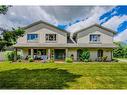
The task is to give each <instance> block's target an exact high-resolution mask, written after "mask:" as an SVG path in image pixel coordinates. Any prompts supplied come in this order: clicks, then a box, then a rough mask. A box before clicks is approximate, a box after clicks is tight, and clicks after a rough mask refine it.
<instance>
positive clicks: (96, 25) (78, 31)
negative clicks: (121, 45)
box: [73, 24, 116, 36]
mask: <svg viewBox="0 0 127 95" xmlns="http://www.w3.org/2000/svg"><path fill="white" fill-rule="evenodd" d="M93 26H97V27H99V28H102V29H104V30H107V31H109V32H112V33H113V34H116V32H115V31H113V30H111V29H109V28H106V27H104V26H101V25H99V24H93V25H91V26H89V27H86V28H83V29H81V30H79V31H77V32H74V33H73V36H75V35H76V34H78V33H80V32H82V31H84V30H87V29H89V28H91V27H93Z"/></svg>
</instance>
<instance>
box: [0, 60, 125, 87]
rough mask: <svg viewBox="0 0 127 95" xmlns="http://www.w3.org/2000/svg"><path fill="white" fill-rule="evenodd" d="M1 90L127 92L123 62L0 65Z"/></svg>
mask: <svg viewBox="0 0 127 95" xmlns="http://www.w3.org/2000/svg"><path fill="white" fill-rule="evenodd" d="M0 88H1V89H127V63H115V62H114V63H113V62H111V63H107V62H106V63H84V64H83V63H78V64H77V63H70V64H67V63H66V64H62V63H59V64H55V63H45V64H42V63H34V62H32V63H22V62H20V63H9V62H0Z"/></svg>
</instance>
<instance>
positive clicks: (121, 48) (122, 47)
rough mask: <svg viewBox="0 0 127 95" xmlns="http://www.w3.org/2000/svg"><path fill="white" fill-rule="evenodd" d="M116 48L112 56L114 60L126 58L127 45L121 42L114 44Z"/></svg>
mask: <svg viewBox="0 0 127 95" xmlns="http://www.w3.org/2000/svg"><path fill="white" fill-rule="evenodd" d="M114 44H116V45H117V46H118V47H117V48H116V49H114V50H113V56H114V57H116V58H124V57H127V45H126V44H125V43H122V42H115V43H114Z"/></svg>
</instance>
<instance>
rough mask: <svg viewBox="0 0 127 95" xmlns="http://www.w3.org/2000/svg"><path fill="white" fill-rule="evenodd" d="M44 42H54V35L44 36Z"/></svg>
mask: <svg viewBox="0 0 127 95" xmlns="http://www.w3.org/2000/svg"><path fill="white" fill-rule="evenodd" d="M45 37H46V38H45V39H46V42H56V34H46V36H45Z"/></svg>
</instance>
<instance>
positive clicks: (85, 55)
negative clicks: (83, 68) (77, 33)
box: [81, 49, 90, 62]
mask: <svg viewBox="0 0 127 95" xmlns="http://www.w3.org/2000/svg"><path fill="white" fill-rule="evenodd" d="M89 57H90V52H89V51H88V49H84V50H83V52H82V54H81V60H82V61H84V62H86V61H87V62H88V61H89Z"/></svg>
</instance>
